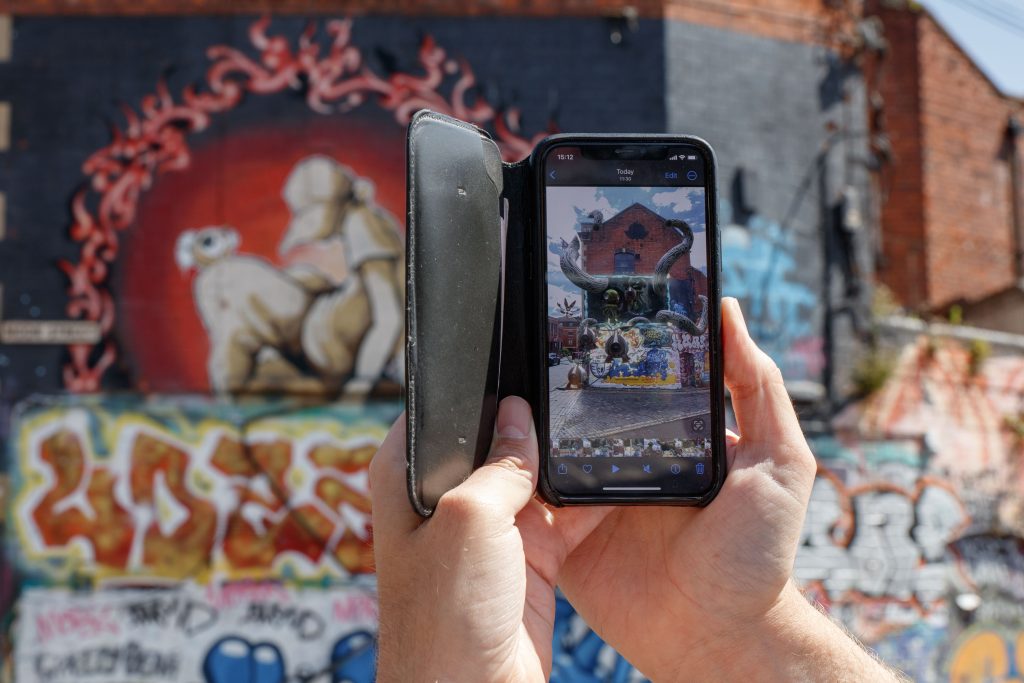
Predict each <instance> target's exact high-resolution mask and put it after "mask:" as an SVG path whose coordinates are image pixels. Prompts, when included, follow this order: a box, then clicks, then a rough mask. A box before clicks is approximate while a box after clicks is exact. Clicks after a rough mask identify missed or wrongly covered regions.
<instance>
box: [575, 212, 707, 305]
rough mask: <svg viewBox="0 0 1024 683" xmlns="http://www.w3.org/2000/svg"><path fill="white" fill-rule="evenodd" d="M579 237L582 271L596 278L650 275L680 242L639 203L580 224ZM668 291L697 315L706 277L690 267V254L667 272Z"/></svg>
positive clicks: (663, 220) (660, 220) (662, 220)
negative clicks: (667, 253)
mask: <svg viewBox="0 0 1024 683" xmlns="http://www.w3.org/2000/svg"><path fill="white" fill-rule="evenodd" d="M579 234H580V241H581V242H582V249H581V259H582V265H583V269H584V270H585V271H587V272H588V273H593V274H595V275H612V274H614V275H626V274H630V273H637V274H639V275H650V274H651V273H653V272H654V268H655V266H657V265H658V261H659V260H660V259H661V257H662V256H664V255H665V253H666V252H667V251H669V250H670V249H672V248H673V247H674V246H676V245H677V244H679V242H680V240H681V239H682V238H681V236H680V234H679V233H678V232H676V229H675V228H673V227H671V226H669V225H666V224H665V219H664V218H663V217H662V216H660V215H659V214H657V213H656V212H654V211H652V210H651V209H649V208H647V207H646V206H644V205H642V204H639V203H636V204H633V205H631V206H629V207H627V208H625V209H623V210H622V211H620V212H619V213H617V214H615V215H614V216H612V217H610V218H607V219H606V220H604V221H602V222H600V223H597V224H590V223H583V224H581V226H580V233H579ZM669 291H670V295H671V298H672V301H673V302H678V303H682V304H683V306H684V307H685V308H686V311H687V313H689V314H690V315H694V316H696V315H699V312H700V306H699V305H698V300H697V297H698V296H700V295H704V296H707V293H708V278H707V276H706V275H705V274H704V273H703V272H701V271H700V270H699V269H697V268H694V267H693V266H692V265H691V263H690V254H683V256H682V257H680V259H679V260H678V261H676V262H675V264H674V265H673V266H672V270H671V271H669Z"/></svg>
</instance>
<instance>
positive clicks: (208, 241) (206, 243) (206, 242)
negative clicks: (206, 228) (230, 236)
mask: <svg viewBox="0 0 1024 683" xmlns="http://www.w3.org/2000/svg"><path fill="white" fill-rule="evenodd" d="M216 244H217V238H216V237H215V236H213V235H204V236H203V238H202V239H201V240H199V246H201V247H202V248H203V249H212V248H213V247H214V245H216Z"/></svg>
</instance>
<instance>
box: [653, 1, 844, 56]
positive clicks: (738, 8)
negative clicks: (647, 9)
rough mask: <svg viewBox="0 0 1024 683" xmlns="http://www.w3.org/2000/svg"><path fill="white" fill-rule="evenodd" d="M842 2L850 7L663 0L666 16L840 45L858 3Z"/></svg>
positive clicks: (768, 35)
mask: <svg viewBox="0 0 1024 683" xmlns="http://www.w3.org/2000/svg"><path fill="white" fill-rule="evenodd" d="M832 4H835V3H832ZM841 4H842V5H849V6H851V7H848V8H847V7H839V8H837V7H833V6H830V4H829V3H827V2H825V0H666V2H665V17H666V18H668V19H675V20H678V21H685V22H688V23H691V24H701V25H704V26H715V27H718V28H724V29H728V30H730V31H739V32H742V33H752V34H754V35H758V36H762V37H764V38H775V39H777V40H786V41H792V42H801V43H816V44H826V45H830V46H833V47H837V48H840V49H842V48H843V47H844V46H845V45H847V44H848V43H849V40H850V38H849V36H850V35H851V32H852V30H853V26H854V24H855V19H856V17H855V14H856V12H857V9H856V6H857V5H859V3H845V2H844V3H841Z"/></svg>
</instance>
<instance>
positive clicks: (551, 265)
mask: <svg viewBox="0 0 1024 683" xmlns="http://www.w3.org/2000/svg"><path fill="white" fill-rule="evenodd" d="M636 202H640V203H641V204H643V205H644V206H647V207H649V208H651V209H653V210H654V211H655V212H656V213H657V214H658V215H660V216H662V217H664V218H666V219H669V218H675V219H679V220H684V221H686V222H687V223H688V224H689V225H690V227H691V228H692V229H693V233H694V235H693V247H692V248H691V249H690V264H691V265H692V266H693V267H694V268H698V269H700V270H702V271H704V272H705V273H706V272H707V242H706V241H705V229H706V225H705V222H706V219H705V214H704V188H702V187H618V186H614V187H548V188H547V195H546V205H547V233H548V249H547V259H548V313H549V314H550V315H552V316H557V315H558V311H557V310H556V308H555V305H556V304H558V303H561V302H562V300H563V299H565V298H568V299H569V301H574V300H575V301H576V302H577V304H579V305H581V306H582V304H583V301H582V300H581V298H580V290H579V288H578V287H576V286H575V285H573V284H572V283H571V282H569V280H568V278H566V277H565V275H564V274H563V273H562V267H561V265H560V264H559V260H560V257H561V254H562V240H563V239H564V240H565V241H566V242H569V241H571V240H572V238H573V236H574V235H575V234H576V228H577V227H578V226H579V219H580V218H583V217H586V215H587V214H589V213H590V212H591V211H593V210H595V209H597V210H598V211H600V212H601V213H602V214H604V217H605V219H606V220H607V219H609V218H611V217H612V216H614V215H615V214H617V213H619V212H620V211H622V210H623V209H625V208H627V207H629V206H631V205H632V204H634V203H636ZM605 274H606V273H594V275H605Z"/></svg>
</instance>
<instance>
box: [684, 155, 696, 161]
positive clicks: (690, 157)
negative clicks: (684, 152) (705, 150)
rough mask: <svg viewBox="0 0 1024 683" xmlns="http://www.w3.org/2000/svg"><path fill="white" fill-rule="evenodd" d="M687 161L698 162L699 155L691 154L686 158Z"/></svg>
mask: <svg viewBox="0 0 1024 683" xmlns="http://www.w3.org/2000/svg"><path fill="white" fill-rule="evenodd" d="M686 160H687V161H696V160H697V155H696V154H691V155H690V156H688V157H686Z"/></svg>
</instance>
